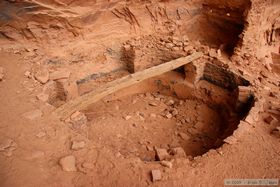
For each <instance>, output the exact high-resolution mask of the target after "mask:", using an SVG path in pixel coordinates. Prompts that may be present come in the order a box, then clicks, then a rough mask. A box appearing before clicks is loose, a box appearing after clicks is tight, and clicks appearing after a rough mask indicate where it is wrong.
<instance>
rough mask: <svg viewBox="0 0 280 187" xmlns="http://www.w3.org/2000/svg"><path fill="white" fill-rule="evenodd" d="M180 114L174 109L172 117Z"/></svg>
mask: <svg viewBox="0 0 280 187" xmlns="http://www.w3.org/2000/svg"><path fill="white" fill-rule="evenodd" d="M178 114H179V112H178V110H177V109H176V108H174V109H173V111H172V115H173V116H176V115H178Z"/></svg>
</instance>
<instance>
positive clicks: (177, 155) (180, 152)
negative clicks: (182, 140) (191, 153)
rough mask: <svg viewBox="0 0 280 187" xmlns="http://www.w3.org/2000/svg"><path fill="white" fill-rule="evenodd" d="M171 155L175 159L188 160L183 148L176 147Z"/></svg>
mask: <svg viewBox="0 0 280 187" xmlns="http://www.w3.org/2000/svg"><path fill="white" fill-rule="evenodd" d="M171 154H172V155H173V156H174V157H175V158H186V153H185V151H184V149H183V148H182V147H176V148H172V149H171Z"/></svg>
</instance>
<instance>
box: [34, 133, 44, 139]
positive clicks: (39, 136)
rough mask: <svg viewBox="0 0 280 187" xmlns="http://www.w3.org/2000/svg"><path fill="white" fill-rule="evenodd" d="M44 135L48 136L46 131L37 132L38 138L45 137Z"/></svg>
mask: <svg viewBox="0 0 280 187" xmlns="http://www.w3.org/2000/svg"><path fill="white" fill-rule="evenodd" d="M44 136H46V133H45V132H39V133H38V134H36V137H38V138H43V137H44Z"/></svg>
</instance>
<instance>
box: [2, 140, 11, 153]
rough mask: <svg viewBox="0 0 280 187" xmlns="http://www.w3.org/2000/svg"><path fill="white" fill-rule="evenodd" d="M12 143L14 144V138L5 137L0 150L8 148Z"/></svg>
mask: <svg viewBox="0 0 280 187" xmlns="http://www.w3.org/2000/svg"><path fill="white" fill-rule="evenodd" d="M12 145H13V140H12V139H5V140H4V141H2V142H1V144H0V151H4V150H5V149H8V148H9V147H11V146H12Z"/></svg>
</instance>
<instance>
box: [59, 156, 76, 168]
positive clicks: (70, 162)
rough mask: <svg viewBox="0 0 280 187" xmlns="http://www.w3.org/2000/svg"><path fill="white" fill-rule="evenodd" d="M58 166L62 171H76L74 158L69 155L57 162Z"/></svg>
mask: <svg viewBox="0 0 280 187" xmlns="http://www.w3.org/2000/svg"><path fill="white" fill-rule="evenodd" d="M59 164H60V166H61V167H62V170H63V171H68V172H71V171H77V168H76V158H75V157H74V156H73V155H69V156H66V157H63V158H61V159H60V160H59Z"/></svg>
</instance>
